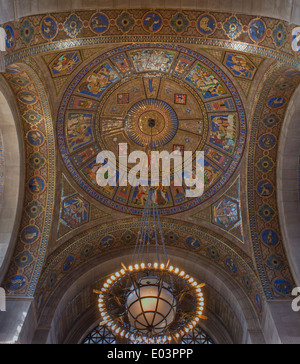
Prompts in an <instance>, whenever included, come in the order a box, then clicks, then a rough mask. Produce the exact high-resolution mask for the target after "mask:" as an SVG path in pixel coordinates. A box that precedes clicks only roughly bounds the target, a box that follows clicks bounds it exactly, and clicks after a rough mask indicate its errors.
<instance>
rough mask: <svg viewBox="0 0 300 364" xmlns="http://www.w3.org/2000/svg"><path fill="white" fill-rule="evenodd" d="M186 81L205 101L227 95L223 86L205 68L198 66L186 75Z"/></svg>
mask: <svg viewBox="0 0 300 364" xmlns="http://www.w3.org/2000/svg"><path fill="white" fill-rule="evenodd" d="M186 81H188V82H189V83H191V84H192V85H193V86H194V87H196V89H197V90H198V91H200V92H201V94H202V96H203V97H204V99H205V100H207V99H211V98H213V97H220V96H224V95H226V94H227V92H226V90H225V88H224V86H223V85H222V84H221V83H220V81H218V80H217V78H216V77H215V76H213V75H212V74H211V73H210V72H209V71H208V70H207V69H206V68H204V67H202V66H201V64H198V65H197V66H196V67H195V68H194V69H193V70H192V71H191V73H190V74H189V75H188V77H187V78H186Z"/></svg>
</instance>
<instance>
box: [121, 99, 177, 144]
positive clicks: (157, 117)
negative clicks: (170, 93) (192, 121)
mask: <svg viewBox="0 0 300 364" xmlns="http://www.w3.org/2000/svg"><path fill="white" fill-rule="evenodd" d="M149 120H154V121H155V125H154V127H153V128H151V127H150V126H149ZM177 130H178V119H177V115H176V113H175V111H174V110H173V109H172V107H171V106H170V105H168V104H167V103H165V102H164V101H161V100H156V99H145V100H142V101H139V102H137V103H136V104H134V105H133V106H132V107H131V108H130V110H129V111H128V113H127V115H126V117H125V133H126V134H127V136H128V137H129V138H130V139H131V140H132V141H133V142H134V143H136V144H138V145H140V146H142V147H147V146H148V145H150V144H151V139H152V145H153V146H154V147H162V146H163V145H166V144H167V143H168V142H170V141H171V140H172V139H173V138H174V137H175V135H176V133H177Z"/></svg>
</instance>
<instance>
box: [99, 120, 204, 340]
mask: <svg viewBox="0 0 300 364" xmlns="http://www.w3.org/2000/svg"><path fill="white" fill-rule="evenodd" d="M154 126H155V121H154V120H153V119H151V120H149V128H151V130H152V128H153V127H154ZM150 148H151V149H152V132H151V145H150ZM157 190H158V188H157V187H149V189H148V197H147V201H146V204H145V208H144V211H143V215H142V222H141V226H140V230H139V233H138V236H137V241H136V245H135V250H134V254H133V256H132V263H131V264H130V265H129V266H125V265H124V264H121V269H120V270H119V271H117V272H115V273H113V274H112V275H111V276H110V277H109V278H108V279H107V280H106V282H105V283H104V284H103V287H102V288H101V290H100V291H94V292H95V293H97V294H98V307H99V311H100V315H101V318H102V321H101V323H100V325H105V326H107V327H109V329H110V331H111V332H112V333H114V334H115V335H116V336H119V337H120V338H124V339H127V340H130V341H131V342H132V343H135V344H137V343H146V344H154V343H158V344H163V343H168V342H169V343H170V342H179V341H180V339H181V337H182V336H184V335H186V334H188V333H189V332H190V331H192V330H193V329H194V328H195V327H196V326H197V325H198V324H199V321H200V320H201V319H206V317H205V316H203V310H204V296H203V292H202V288H203V287H204V286H205V284H199V283H198V282H197V281H196V280H195V279H194V278H193V277H191V276H190V275H189V274H188V273H186V272H185V271H183V270H181V269H179V268H178V267H176V266H174V265H172V264H171V262H170V260H169V259H168V255H167V250H166V246H165V241H164V235H163V230H162V226H161V222H160V217H159V211H158V205H157ZM154 257H155V258H154Z"/></svg>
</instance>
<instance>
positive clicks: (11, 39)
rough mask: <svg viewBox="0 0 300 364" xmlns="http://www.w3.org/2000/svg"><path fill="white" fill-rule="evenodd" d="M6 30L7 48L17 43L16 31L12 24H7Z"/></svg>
mask: <svg viewBox="0 0 300 364" xmlns="http://www.w3.org/2000/svg"><path fill="white" fill-rule="evenodd" d="M4 29H5V32H6V48H7V49H12V48H13V47H14V45H15V31H14V29H13V27H12V26H11V25H9V24H8V25H6V26H5V28H4Z"/></svg>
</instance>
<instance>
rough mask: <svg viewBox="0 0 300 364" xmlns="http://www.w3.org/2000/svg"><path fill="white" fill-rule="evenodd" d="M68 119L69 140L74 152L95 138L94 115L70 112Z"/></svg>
mask: <svg viewBox="0 0 300 364" xmlns="http://www.w3.org/2000/svg"><path fill="white" fill-rule="evenodd" d="M67 120H68V124H67V140H68V146H69V149H70V151H71V152H74V151H75V150H77V149H79V148H81V147H83V146H84V145H86V144H88V143H90V142H91V141H92V140H93V134H92V121H93V115H91V114H77V113H69V114H68V115H67Z"/></svg>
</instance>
